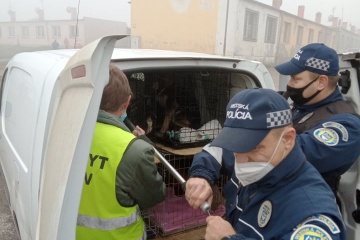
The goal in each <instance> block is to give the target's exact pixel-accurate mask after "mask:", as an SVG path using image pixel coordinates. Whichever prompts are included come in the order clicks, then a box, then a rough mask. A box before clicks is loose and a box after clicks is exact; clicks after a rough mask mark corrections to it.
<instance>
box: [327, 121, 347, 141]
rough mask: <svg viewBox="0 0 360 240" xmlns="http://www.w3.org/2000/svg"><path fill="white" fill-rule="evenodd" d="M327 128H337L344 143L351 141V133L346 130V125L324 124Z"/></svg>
mask: <svg viewBox="0 0 360 240" xmlns="http://www.w3.org/2000/svg"><path fill="white" fill-rule="evenodd" d="M322 125H323V126H324V127H325V128H335V129H337V130H339V131H340V132H341V135H342V138H341V139H342V140H343V141H344V142H347V141H348V139H349V133H348V131H347V130H346V128H345V127H344V125H342V124H340V123H337V122H326V123H323V124H322Z"/></svg>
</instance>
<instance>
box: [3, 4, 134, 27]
mask: <svg viewBox="0 0 360 240" xmlns="http://www.w3.org/2000/svg"><path fill="white" fill-rule="evenodd" d="M128 2H130V0H80V8H79V9H80V11H79V16H80V18H82V17H84V16H85V17H93V18H101V19H107V20H114V21H121V22H127V23H128V25H129V23H130V7H131V5H130V4H129V3H128ZM78 3H79V0H0V21H2V22H5V21H9V20H10V17H9V14H8V10H9V9H10V7H11V9H12V10H13V11H15V12H16V20H17V21H28V20H32V19H36V18H37V14H36V12H35V9H36V8H40V9H42V8H43V7H44V15H45V19H47V20H62V19H70V14H69V13H67V12H66V8H67V7H68V6H69V7H76V8H77V7H78Z"/></svg>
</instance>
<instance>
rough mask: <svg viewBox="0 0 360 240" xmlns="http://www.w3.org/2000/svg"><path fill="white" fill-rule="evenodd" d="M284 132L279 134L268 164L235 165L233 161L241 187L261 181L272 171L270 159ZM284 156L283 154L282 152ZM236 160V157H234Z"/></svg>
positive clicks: (245, 163)
mask: <svg viewBox="0 0 360 240" xmlns="http://www.w3.org/2000/svg"><path fill="white" fill-rule="evenodd" d="M283 134H284V131H283V132H282V133H281V136H280V139H279V141H278V143H277V145H276V147H275V149H274V152H273V154H272V156H271V158H270V160H269V161H268V162H244V163H237V162H236V159H235V166H234V167H235V175H236V177H237V179H239V181H240V183H241V184H242V185H243V186H246V185H249V184H252V183H254V182H257V181H259V180H260V179H262V178H263V177H264V176H265V175H266V174H268V173H269V172H270V171H271V170H273V168H274V166H273V165H272V164H271V161H272V159H273V158H274V156H275V153H276V151H277V149H278V147H279V145H280V141H281V139H282V136H283ZM284 154H285V152H284ZM235 158H236V157H235Z"/></svg>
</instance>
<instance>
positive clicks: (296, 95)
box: [286, 75, 322, 105]
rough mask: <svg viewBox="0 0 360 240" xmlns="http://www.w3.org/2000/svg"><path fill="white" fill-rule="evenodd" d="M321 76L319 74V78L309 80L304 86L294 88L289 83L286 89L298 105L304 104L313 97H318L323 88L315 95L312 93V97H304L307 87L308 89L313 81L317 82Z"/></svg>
mask: <svg viewBox="0 0 360 240" xmlns="http://www.w3.org/2000/svg"><path fill="white" fill-rule="evenodd" d="M319 77H320V75H319V76H317V78H315V79H314V80H312V81H311V82H309V83H308V84H307V85H305V86H304V87H302V88H293V87H290V86H289V85H287V86H286V91H287V93H288V95H289V97H290V99H291V100H292V101H293V102H294V103H295V104H296V105H303V104H305V103H307V102H309V101H310V100H311V99H313V98H314V97H316V95H318V94H319V93H320V92H321V91H322V90H317V91H316V92H315V93H314V94H313V95H311V96H310V97H307V98H304V97H303V93H304V91H305V89H307V88H308V87H309V86H310V85H311V84H312V83H313V82H315V81H316V80H317V79H318V78H319Z"/></svg>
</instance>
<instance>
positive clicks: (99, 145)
mask: <svg viewBox="0 0 360 240" xmlns="http://www.w3.org/2000/svg"><path fill="white" fill-rule="evenodd" d="M134 138H135V137H134V135H133V134H132V133H129V132H126V131H124V130H122V129H120V128H118V127H115V126H113V125H109V124H104V123H99V122H97V123H96V126H95V131H94V136H93V142H92V146H91V150H90V155H89V160H88V165H87V169H86V175H85V181H84V186H83V190H82V196H81V201H80V208H79V214H78V219H77V228H76V239H77V240H111V239H124V240H133V239H134V240H138V239H146V233H145V232H144V231H145V230H144V221H143V220H142V218H141V216H140V210H139V208H138V206H137V205H136V206H134V207H123V206H121V205H120V204H119V202H118V201H117V199H116V192H115V189H116V186H115V184H116V172H117V168H118V166H119V163H120V161H121V159H122V156H123V154H124V152H125V150H126V148H127V146H128V145H129V143H130V141H131V140H132V139H134Z"/></svg>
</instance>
